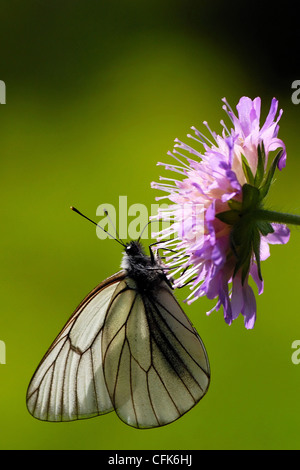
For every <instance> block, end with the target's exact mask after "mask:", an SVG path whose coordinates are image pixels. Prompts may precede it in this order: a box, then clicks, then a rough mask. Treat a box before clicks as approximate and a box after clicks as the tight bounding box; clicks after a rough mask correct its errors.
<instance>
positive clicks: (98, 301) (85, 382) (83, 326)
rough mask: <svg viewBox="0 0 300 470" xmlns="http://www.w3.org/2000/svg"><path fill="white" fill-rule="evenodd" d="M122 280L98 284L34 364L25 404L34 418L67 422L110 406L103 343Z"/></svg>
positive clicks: (105, 410) (102, 411)
mask: <svg viewBox="0 0 300 470" xmlns="http://www.w3.org/2000/svg"><path fill="white" fill-rule="evenodd" d="M123 278H124V274H123V273H118V274H116V275H115V276H112V277H111V278H108V279H107V280H106V281H104V282H103V283H102V284H100V285H99V286H98V287H96V288H95V289H94V290H93V291H92V292H91V293H90V294H89V295H88V296H87V297H86V298H85V299H84V300H83V302H82V303H81V304H80V305H79V307H78V308H77V309H76V310H75V312H74V314H73V315H72V317H71V318H70V319H69V321H68V322H67V324H66V325H65V327H64V328H63V329H62V331H61V332H60V334H59V335H58V336H57V338H56V339H55V340H54V342H53V344H52V345H51V347H50V348H49V350H48V352H47V353H46V354H45V356H44V358H43V359H42V361H41V363H40V365H39V366H38V368H37V370H36V372H35V374H34V376H33V378H32V380H31V382H30V384H29V387H28V391H27V407H28V410H29V411H30V413H31V414H32V415H33V416H34V417H35V418H38V419H41V420H47V421H70V420H75V419H81V418H88V417H92V416H97V415H99V414H103V413H107V412H109V411H112V410H113V406H112V403H111V400H110V398H109V395H108V393H107V389H106V385H105V382H104V377H103V368H102V356H101V341H102V330H103V324H104V320H105V315H106V312H107V309H108V307H109V304H110V302H111V299H112V298H113V294H114V292H115V291H116V289H117V288H118V285H119V283H120V282H121V280H122V279H123Z"/></svg>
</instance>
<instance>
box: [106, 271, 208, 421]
mask: <svg viewBox="0 0 300 470" xmlns="http://www.w3.org/2000/svg"><path fill="white" fill-rule="evenodd" d="M117 291H119V292H120V293H121V294H120V295H117ZM117 291H116V293H115V295H114V300H113V301H112V303H111V304H110V307H109V309H108V311H107V315H106V319H105V326H104V328H103V337H102V357H103V371H104V379H105V382H106V386H107V391H108V394H109V396H110V399H111V402H112V404H113V407H114V408H115V411H116V413H117V414H118V416H119V418H120V419H121V420H122V421H124V422H125V423H126V424H129V425H130V426H133V427H136V428H152V427H157V426H163V425H165V424H168V423H171V422H172V421H175V420H176V419H178V418H179V417H180V416H182V415H183V414H184V413H186V412H187V411H188V410H189V409H190V408H192V407H193V406H194V405H195V404H196V403H198V402H199V400H200V399H201V398H202V397H203V396H204V395H205V393H206V392H207V389H208V386H209V380H210V369H209V362H208V358H207V354H206V351H205V348H204V345H203V343H202V341H201V339H200V337H199V335H198V333H197V332H196V330H195V329H194V328H193V326H192V324H191V323H190V321H189V319H188V318H187V316H186V315H185V313H184V312H183V310H182V309H181V307H180V306H179V304H178V302H177V301H176V299H175V297H174V296H173V294H172V291H171V289H170V288H169V286H168V285H167V284H166V283H165V282H162V283H161V285H160V286H159V288H158V289H156V291H155V295H150V294H149V293H143V292H139V290H138V289H137V286H136V284H135V282H134V281H133V280H132V279H130V278H128V277H126V278H125V280H124V281H122V282H120V283H119V285H118V288H117Z"/></svg>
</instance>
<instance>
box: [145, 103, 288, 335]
mask: <svg viewBox="0 0 300 470" xmlns="http://www.w3.org/2000/svg"><path fill="white" fill-rule="evenodd" d="M223 102H224V103H225V104H224V106H223V109H224V110H225V112H226V113H227V116H228V117H229V119H230V121H231V124H232V127H231V128H230V130H229V129H228V128H227V127H226V125H225V123H224V122H223V121H221V124H222V127H223V130H222V133H221V135H218V134H216V133H215V132H212V131H211V130H210V128H209V127H208V124H207V123H206V122H204V125H205V126H206V127H207V129H208V130H209V132H210V134H211V138H210V139H208V138H207V137H205V136H204V135H203V134H202V133H201V132H200V131H198V130H197V129H196V128H194V127H192V130H193V131H194V134H193V135H188V137H189V138H190V139H192V140H193V142H194V144H195V145H193V146H191V145H187V144H185V143H183V142H181V141H180V140H178V139H175V146H174V150H173V152H169V153H168V154H169V155H170V156H172V157H173V158H174V159H175V160H176V164H164V163H158V164H159V165H164V166H165V168H166V169H167V170H171V171H173V172H175V173H176V174H177V175H178V174H179V175H181V176H180V178H179V179H178V178H175V179H174V178H165V177H161V178H160V180H163V181H164V182H163V183H152V187H153V188H156V189H160V190H163V191H166V192H167V193H168V194H167V195H166V196H163V197H159V198H156V199H163V198H168V199H169V200H170V201H171V205H169V206H168V208H166V209H161V210H160V211H159V213H158V216H157V217H158V218H160V219H162V220H163V221H168V222H169V221H171V222H172V224H171V225H170V226H169V227H168V228H166V229H164V230H162V231H161V232H160V233H159V234H156V237H157V239H158V240H159V241H162V245H161V246H162V247H165V248H167V249H169V250H173V251H175V253H174V254H173V253H172V251H170V253H171V255H169V256H168V259H167V266H168V267H169V268H171V275H172V277H175V281H174V287H181V286H183V285H185V284H187V283H189V282H191V283H192V288H191V289H192V292H191V294H190V295H189V297H188V298H187V301H188V302H192V301H193V300H195V299H197V298H199V297H202V296H204V295H206V296H207V297H208V298H209V299H217V303H216V305H215V307H214V308H213V310H214V309H216V310H219V308H220V307H221V306H223V311H224V318H225V321H226V323H228V324H231V323H232V321H233V320H234V319H236V318H237V317H238V316H239V314H240V313H241V314H242V315H243V316H244V322H245V326H246V328H253V326H254V323H255V319H256V300H255V296H254V293H253V290H252V287H251V286H250V285H249V277H252V279H253V280H254V282H255V283H256V285H257V288H258V293H259V294H261V293H262V292H263V279H262V275H261V269H260V262H261V261H262V260H265V259H266V258H268V256H269V255H270V252H269V244H281V243H286V242H287V241H288V239H289V229H288V228H287V227H286V226H285V225H282V224H278V223H269V222H268V221H266V220H263V218H262V219H261V218H260V216H259V214H260V212H262V210H261V209H262V208H263V200H264V198H265V197H266V195H267V193H268V191H269V188H270V185H271V182H272V179H273V176H274V172H275V169H276V168H278V169H279V170H282V169H283V168H284V167H285V164H286V149H285V145H284V143H283V141H282V140H280V139H279V138H278V137H277V135H278V131H279V126H278V121H279V119H280V117H281V115H282V110H280V111H279V113H278V115H277V107H278V101H277V100H276V99H275V98H273V100H272V102H271V107H270V111H269V114H268V116H267V118H266V120H265V122H264V124H263V125H262V127H261V126H260V105H261V100H260V98H255V99H254V100H251V99H250V98H248V97H242V98H241V99H240V101H239V103H238V105H237V107H236V108H237V115H236V114H235V113H234V112H233V111H232V109H231V108H230V106H229V105H228V103H227V101H226V100H225V98H224V99H223ZM276 115H277V117H276ZM277 149H281V150H280V151H279V152H278V153H277V155H276V156H275V158H274V159H273V160H272V161H269V160H270V159H271V158H270V157H271V152H273V151H275V150H277ZM172 237H173V238H172ZM176 275H177V277H176ZM208 313H210V312H208Z"/></svg>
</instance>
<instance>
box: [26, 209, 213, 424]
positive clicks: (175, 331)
mask: <svg viewBox="0 0 300 470" xmlns="http://www.w3.org/2000/svg"><path fill="white" fill-rule="evenodd" d="M71 209H73V210H74V211H76V212H78V213H79V214H80V215H83V214H81V213H80V212H79V211H78V210H77V209H75V208H71ZM83 217H85V218H87V217H86V216H84V215H83ZM88 220H90V221H91V222H93V221H92V220H91V219H88ZM93 223H95V222H93ZM95 224H96V223H95ZM96 225H97V224H96ZM113 238H114V237H113ZM120 243H121V242H120ZM121 244H123V247H124V254H123V259H122V264H121V268H122V270H121V271H120V272H118V273H116V274H114V275H113V276H111V277H109V278H107V279H106V280H105V281H103V282H102V283H101V284H99V285H98V286H97V287H96V288H95V289H94V290H92V291H91V292H90V293H89V294H88V295H87V297H86V298H85V299H84V300H83V301H82V302H81V303H80V304H79V306H78V307H77V308H76V310H75V311H74V313H73V314H72V316H71V317H70V319H69V320H68V321H67V323H66V325H65V326H64V327H63V329H62V330H61V332H60V333H59V335H58V336H57V338H56V339H55V340H54V342H53V343H52V345H51V346H50V348H49V349H48V351H47V352H46V354H45V356H44V357H43V359H42V360H41V362H40V364H39V366H38V367H37V370H36V372H35V373H34V375H33V377H32V379H31V382H30V384H29V387H28V391H27V408H28V410H29V412H30V413H31V414H32V415H33V416H34V417H35V418H38V419H40V420H45V421H72V420H78V419H84V418H91V417H94V416H98V415H102V414H105V413H109V412H111V411H113V410H114V411H115V412H116V413H117V415H118V417H119V418H120V419H121V420H122V421H123V422H124V423H126V424H128V425H129V426H133V427H135V428H155V427H159V426H163V425H166V424H169V423H171V422H173V421H175V420H176V419H178V418H180V417H181V416H182V415H183V414H184V413H186V412H187V411H188V410H190V409H191V408H192V407H193V406H194V405H196V404H197V403H198V402H199V401H200V400H201V398H203V396H204V395H205V394H206V392H207V390H208V386H209V382H210V367H209V361H208V356H207V353H206V350H205V347H204V344H203V342H202V340H201V338H200V336H199V335H198V333H197V331H196V330H195V328H194V327H193V325H192V324H191V322H190V320H189V319H188V317H187V316H186V315H185V313H184V312H183V310H182V308H181V307H180V305H179V303H178V302H177V300H176V298H175V296H174V295H173V292H172V287H171V284H170V281H169V280H168V279H167V276H166V270H165V267H164V265H163V263H162V260H161V259H160V257H159V255H158V254H157V252H156V253H155V254H154V252H153V251H152V249H151V247H150V256H147V255H146V254H145V252H144V249H143V247H142V245H141V244H140V242H139V240H138V241H131V242H129V243H127V244H125V243H121Z"/></svg>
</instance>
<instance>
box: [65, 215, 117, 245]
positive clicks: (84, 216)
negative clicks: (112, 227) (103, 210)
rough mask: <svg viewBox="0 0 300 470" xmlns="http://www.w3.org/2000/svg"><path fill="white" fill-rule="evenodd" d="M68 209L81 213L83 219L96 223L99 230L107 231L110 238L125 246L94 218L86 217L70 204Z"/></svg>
mask: <svg viewBox="0 0 300 470" xmlns="http://www.w3.org/2000/svg"><path fill="white" fill-rule="evenodd" d="M70 209H71V210H72V211H74V212H77V214H79V215H81V217H84V218H85V219H87V220H89V221H90V222H92V224H94V225H96V227H99V228H101V230H103V232H105V233H107V235H109V236H110V237H111V238H113V239H114V240H116V242H118V243H119V244H120V245H122V246H125V244H124V243H122V242H121V241H120V240H118V239H117V238H115V237H114V236H113V235H111V234H110V233H109V232H108V231H107V230H105V228H103V227H101V225H99V224H97V222H94V220H92V219H90V218H89V217H87V216H86V215H84V214H82V213H81V212H80V211H79V210H78V209H76V207H73V206H71V207H70Z"/></svg>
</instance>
